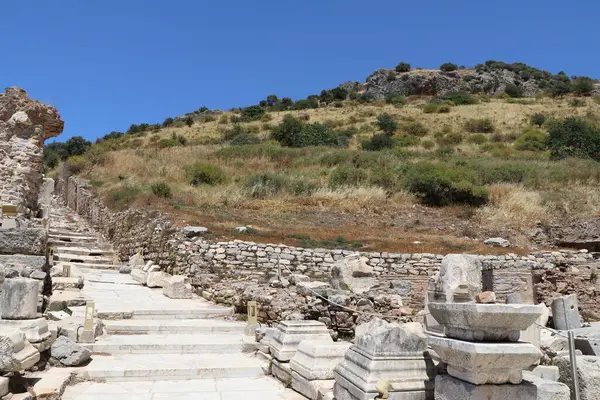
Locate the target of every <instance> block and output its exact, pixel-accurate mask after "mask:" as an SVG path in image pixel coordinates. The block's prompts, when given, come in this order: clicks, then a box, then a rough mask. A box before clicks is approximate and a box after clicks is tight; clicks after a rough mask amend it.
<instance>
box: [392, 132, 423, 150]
mask: <svg viewBox="0 0 600 400" xmlns="http://www.w3.org/2000/svg"><path fill="white" fill-rule="evenodd" d="M394 142H395V143H396V146H398V147H410V146H418V145H419V144H421V138H420V137H419V136H414V135H406V134H405V135H398V136H394Z"/></svg>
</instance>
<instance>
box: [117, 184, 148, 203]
mask: <svg viewBox="0 0 600 400" xmlns="http://www.w3.org/2000/svg"><path fill="white" fill-rule="evenodd" d="M141 192H142V189H141V187H140V185H137V184H133V183H129V182H126V183H125V184H124V185H123V186H122V187H121V188H120V189H119V190H117V191H115V192H113V193H112V195H111V199H112V201H113V202H114V203H118V204H121V205H127V204H130V203H131V202H133V200H135V199H136V198H137V196H138V195H139V194H140V193H141Z"/></svg>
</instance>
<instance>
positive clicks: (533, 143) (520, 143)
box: [515, 127, 547, 151]
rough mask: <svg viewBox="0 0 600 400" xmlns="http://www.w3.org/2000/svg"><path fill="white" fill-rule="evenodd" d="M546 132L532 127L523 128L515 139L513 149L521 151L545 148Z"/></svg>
mask: <svg viewBox="0 0 600 400" xmlns="http://www.w3.org/2000/svg"><path fill="white" fill-rule="evenodd" d="M546 148H547V145H546V134H545V133H544V132H542V131H540V130H539V129H535V128H532V127H528V128H525V130H524V131H523V133H522V134H521V135H520V136H519V137H518V138H517V140H516V141H515V149H517V150H523V151H541V150H546Z"/></svg>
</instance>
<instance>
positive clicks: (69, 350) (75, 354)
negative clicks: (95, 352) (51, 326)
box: [50, 336, 92, 367]
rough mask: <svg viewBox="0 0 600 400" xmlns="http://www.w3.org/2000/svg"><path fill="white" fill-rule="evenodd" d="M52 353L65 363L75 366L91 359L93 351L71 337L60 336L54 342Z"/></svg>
mask: <svg viewBox="0 0 600 400" xmlns="http://www.w3.org/2000/svg"><path fill="white" fill-rule="evenodd" d="M50 355H51V356H52V357H54V358H56V359H57V360H58V361H60V363H61V364H63V365H66V366H69V367H75V366H78V365H81V364H83V363H84V362H86V361H87V360H89V359H90V357H91V355H92V353H91V352H90V351H89V350H88V349H86V348H85V347H82V346H80V345H78V344H77V343H75V342H74V341H72V340H71V339H69V338H67V337H65V336H60V337H59V338H58V339H56V341H55V342H54V344H52V347H51V348H50Z"/></svg>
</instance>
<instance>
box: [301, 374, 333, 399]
mask: <svg viewBox="0 0 600 400" xmlns="http://www.w3.org/2000/svg"><path fill="white" fill-rule="evenodd" d="M334 382H335V381H334V380H333V379H329V380H308V379H306V378H305V377H303V376H302V375H300V374H298V373H297V372H295V371H292V389H294V390H295V391H296V392H298V393H300V394H302V395H303V396H304V397H306V398H308V399H310V400H321V399H324V398H325V396H326V395H327V394H328V393H331V392H332V391H333V385H334Z"/></svg>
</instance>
